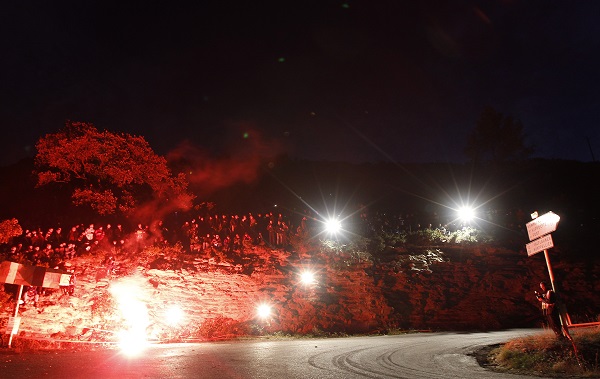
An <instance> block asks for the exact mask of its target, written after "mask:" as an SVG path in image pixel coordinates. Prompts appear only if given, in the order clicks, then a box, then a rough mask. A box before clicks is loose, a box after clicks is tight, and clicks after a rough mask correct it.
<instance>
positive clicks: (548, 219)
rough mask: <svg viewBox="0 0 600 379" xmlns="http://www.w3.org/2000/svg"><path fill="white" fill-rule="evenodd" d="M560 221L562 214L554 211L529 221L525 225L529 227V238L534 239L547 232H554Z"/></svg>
mask: <svg viewBox="0 0 600 379" xmlns="http://www.w3.org/2000/svg"><path fill="white" fill-rule="evenodd" d="M558 221H560V216H559V215H557V214H556V213H553V212H548V213H544V214H543V215H541V216H539V217H538V218H536V219H534V220H532V221H529V222H528V223H527V224H526V225H525V226H526V227H527V234H528V235H529V240H530V241H533V240H535V239H537V238H539V237H542V236H544V235H546V234H549V233H552V232H553V231H555V230H556V227H557V226H558Z"/></svg>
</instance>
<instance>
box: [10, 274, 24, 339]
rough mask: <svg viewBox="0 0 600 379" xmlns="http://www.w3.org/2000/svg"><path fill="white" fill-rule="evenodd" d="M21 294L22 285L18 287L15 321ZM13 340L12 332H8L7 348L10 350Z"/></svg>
mask: <svg viewBox="0 0 600 379" xmlns="http://www.w3.org/2000/svg"><path fill="white" fill-rule="evenodd" d="M22 294H23V285H22V284H21V285H20V286H19V295H18V296H17V305H16V306H15V319H16V318H17V317H18V316H19V303H20V301H21V295H22ZM12 339H13V331H12V330H11V331H10V336H9V337H8V347H9V348H10V347H11V345H12Z"/></svg>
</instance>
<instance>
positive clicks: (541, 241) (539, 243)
mask: <svg viewBox="0 0 600 379" xmlns="http://www.w3.org/2000/svg"><path fill="white" fill-rule="evenodd" d="M525 247H526V248H527V255H528V256H530V257H531V256H532V255H534V254H537V253H539V252H540V251H542V250H546V249H549V248H551V247H554V242H553V241H552V235H550V234H546V235H545V236H543V237H542V238H538V239H536V240H535V241H533V242H529V243H528V244H527V245H525Z"/></svg>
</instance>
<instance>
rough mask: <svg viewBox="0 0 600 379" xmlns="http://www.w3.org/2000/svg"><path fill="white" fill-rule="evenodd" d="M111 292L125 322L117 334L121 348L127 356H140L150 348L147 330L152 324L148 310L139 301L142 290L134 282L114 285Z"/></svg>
mask: <svg viewBox="0 0 600 379" xmlns="http://www.w3.org/2000/svg"><path fill="white" fill-rule="evenodd" d="M110 292H111V294H112V295H113V297H114V298H115V299H116V301H117V304H118V306H119V310H120V311H121V316H122V317H123V321H124V328H123V329H122V330H121V331H119V332H118V333H117V336H118V340H119V347H120V348H121V351H122V352H123V353H124V354H126V355H129V356H135V355H138V354H140V353H141V352H142V351H143V350H144V349H145V348H146V346H148V338H147V334H146V328H147V327H148V325H149V324H150V318H149V316H148V308H147V307H146V304H145V303H144V302H142V301H141V300H140V299H139V296H140V289H139V288H138V286H136V285H135V283H133V282H121V283H114V284H113V285H112V286H111V288H110Z"/></svg>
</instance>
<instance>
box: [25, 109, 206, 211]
mask: <svg viewBox="0 0 600 379" xmlns="http://www.w3.org/2000/svg"><path fill="white" fill-rule="evenodd" d="M36 148H37V155H36V157H35V166H36V172H35V173H36V174H37V179H38V180H37V186H38V187H39V186H44V185H48V184H50V183H70V184H71V186H70V188H71V189H72V191H73V192H72V199H73V203H74V204H75V205H88V206H90V207H91V208H92V209H94V210H95V211H96V212H98V213H99V214H101V215H106V214H113V213H123V214H127V213H129V212H131V211H133V210H135V209H136V207H139V206H141V205H143V204H148V203H151V202H160V203H161V204H162V205H163V206H166V207H169V208H173V209H188V208H189V207H190V206H191V203H192V200H193V198H194V196H193V195H191V194H190V193H188V192H187V185H188V183H187V180H186V179H185V176H184V175H183V174H179V175H177V176H174V175H172V173H171V171H170V169H169V168H168V167H167V161H166V159H165V158H163V157H161V156H158V155H157V154H155V153H154V151H153V150H152V149H151V148H150V145H149V144H148V142H146V140H145V139H144V138H143V137H141V136H133V135H130V134H125V133H121V134H118V133H112V132H109V131H106V130H104V131H99V130H98V129H96V127H95V126H94V125H93V124H89V123H84V122H71V121H67V122H66V124H65V127H64V128H63V129H61V130H60V131H58V132H57V133H54V134H48V135H46V136H44V137H42V138H40V139H39V140H38V142H37V144H36Z"/></svg>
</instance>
